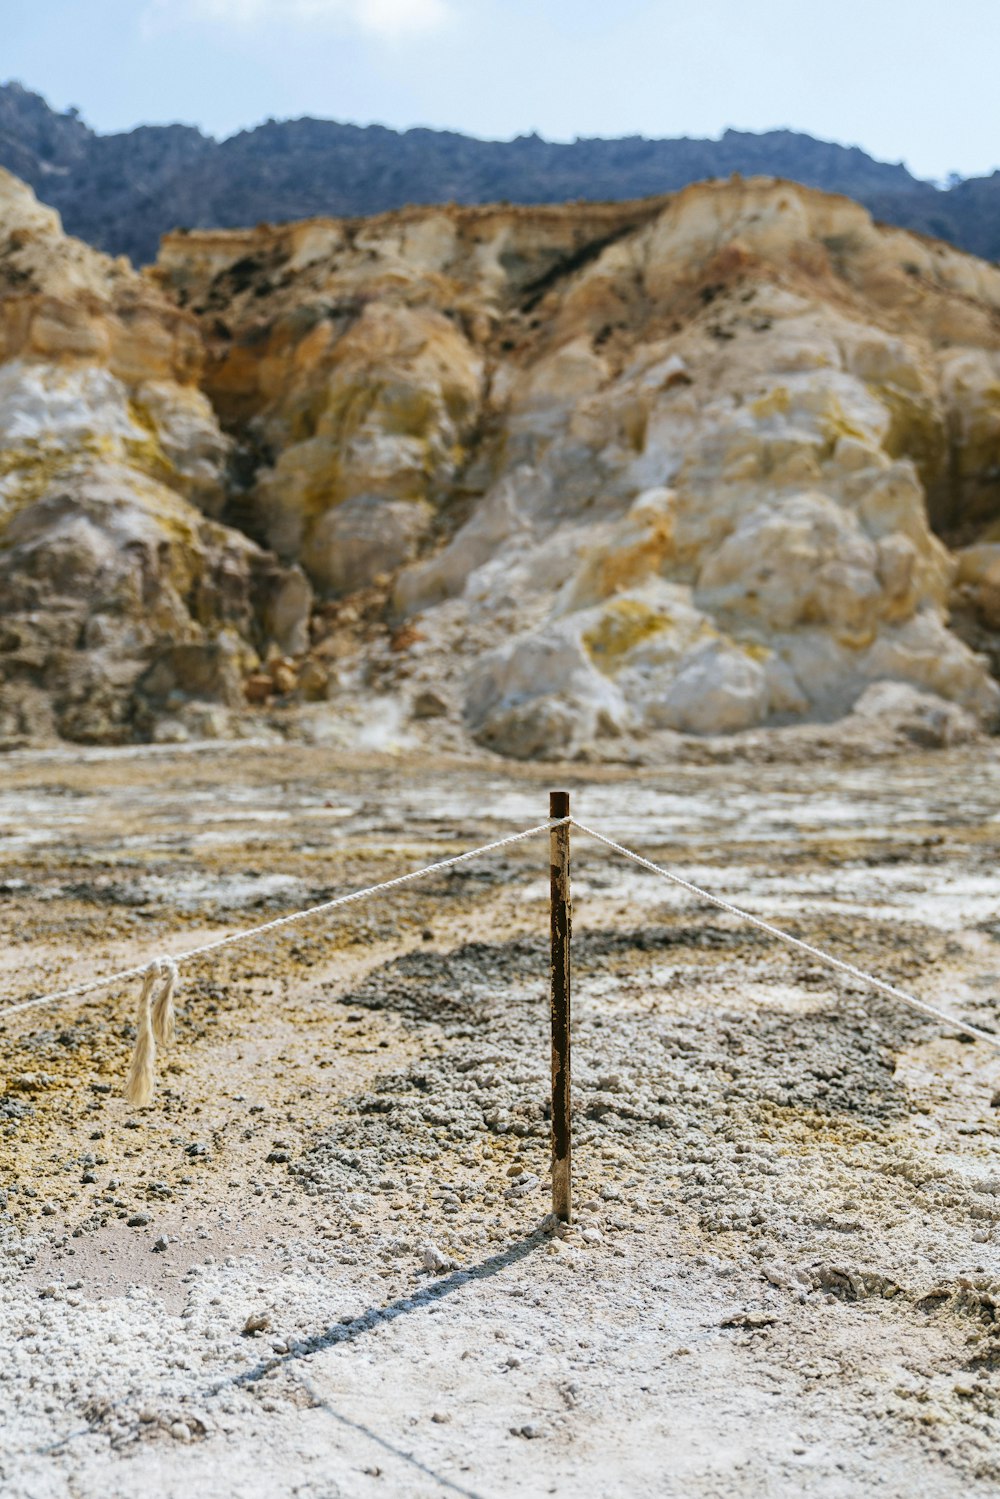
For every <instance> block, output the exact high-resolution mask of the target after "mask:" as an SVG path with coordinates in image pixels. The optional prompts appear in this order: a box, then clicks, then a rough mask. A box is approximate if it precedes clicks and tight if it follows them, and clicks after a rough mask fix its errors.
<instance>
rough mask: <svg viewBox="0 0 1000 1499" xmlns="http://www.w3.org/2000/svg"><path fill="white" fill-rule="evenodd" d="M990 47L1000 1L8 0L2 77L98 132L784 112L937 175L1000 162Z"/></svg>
mask: <svg viewBox="0 0 1000 1499" xmlns="http://www.w3.org/2000/svg"><path fill="white" fill-rule="evenodd" d="M998 64H1000V0H949V3H947V4H945V3H938V0H933V3H932V0H836V3H833V4H830V3H820V0H685V3H679V0H31V3H27V0H0V79H3V80H7V79H10V78H19V79H20V80H21V82H23V83H25V84H26V85H28V86H29V87H31V88H34V89H37V90H38V91H39V92H40V93H43V94H44V95H45V96H46V97H47V98H48V99H49V102H50V103H51V104H52V105H53V106H54V107H56V108H59V109H64V108H66V107H67V106H69V105H71V104H75V105H77V106H78V107H79V108H80V110H81V112H82V113H83V115H84V117H85V118H86V119H87V120H88V121H89V122H90V123H91V124H92V125H94V126H95V127H96V128H97V129H100V130H121V129H128V128H129V127H131V126H133V125H136V124H139V123H144V122H146V123H162V122H165V121H170V120H183V121H185V122H187V123H192V124H197V125H200V126H202V128H203V129H205V130H207V131H209V132H210V133H212V134H215V135H227V134H231V133H232V132H233V131H234V130H237V129H240V128H242V127H244V126H249V125H254V124H256V123H258V122H259V121H261V120H263V119H266V118H267V117H268V116H273V117H275V118H278V119H283V118H286V117H294V116H297V115H303V114H311V115H319V116H324V117H327V118H333V119H341V120H354V121H357V122H358V123H361V124H368V123H371V122H373V121H374V122H379V123H381V124H386V125H393V126H396V127H398V128H405V127H406V126H410V125H431V126H436V127H444V128H449V129H455V130H463V131H467V132H469V133H471V134H474V135H480V136H488V137H494V138H502V139H506V138H509V137H510V136H513V135H519V134H522V133H526V132H528V131H532V130H537V131H538V132H539V133H540V134H542V135H545V136H547V137H549V138H550V139H556V140H571V139H573V138H574V137H575V136H577V135H611V136H614V135H631V134H641V135H647V136H665V135H707V136H716V135H718V134H719V133H720V132H721V131H722V130H724V129H725V128H726V127H727V126H730V125H731V126H735V127H737V128H740V129H746V130H765V129H769V128H772V127H775V126H791V127H793V128H794V129H797V130H805V131H809V132H810V133H811V134H814V135H818V136H822V137H824V138H826V139H830V140H839V141H843V142H845V143H846V144H849V145H861V146H863V147H864V148H865V149H866V150H868V151H870V152H871V153H872V154H873V155H875V156H878V157H880V158H882V159H884V160H888V161H900V160H903V161H905V162H906V163H907V165H908V166H909V167H910V169H911V170H912V171H914V172H915V173H916V174H917V175H919V176H925V177H933V178H943V177H944V176H945V175H946V174H947V173H948V172H949V171H952V170H955V171H958V172H961V173H962V174H963V175H972V174H979V173H983V172H989V171H991V170H993V168H994V167H996V166H998V165H1000V103H998V102H997V101H998V87H997V81H996V80H997V72H998Z"/></svg>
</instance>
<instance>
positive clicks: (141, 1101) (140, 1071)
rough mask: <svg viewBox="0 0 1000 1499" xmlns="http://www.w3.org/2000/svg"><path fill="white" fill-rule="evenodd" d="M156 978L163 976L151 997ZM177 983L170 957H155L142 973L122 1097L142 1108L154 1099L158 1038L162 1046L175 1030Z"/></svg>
mask: <svg viewBox="0 0 1000 1499" xmlns="http://www.w3.org/2000/svg"><path fill="white" fill-rule="evenodd" d="M157 979H162V983H161V984H160V988H159V991H158V992H157V994H156V996H155V997H154V995H153V990H154V988H155V987H156V981H157ZM176 985H177V964H176V963H175V962H173V960H172V959H171V958H156V959H155V960H154V961H153V962H152V963H150V965H149V967H148V968H147V969H146V971H145V973H144V974H143V978H142V993H141V994H140V995H139V1008H138V1011H137V1013H136V1037H135V1048H134V1049H133V1052H132V1061H131V1062H130V1064H129V1069H128V1076H127V1077H126V1079H125V1097H126V1098H127V1099H128V1101H129V1103H131V1104H134V1105H135V1106H136V1107H137V1108H145V1106H146V1104H148V1103H151V1102H152V1099H153V1089H154V1086H155V1083H156V1045H157V1042H159V1043H160V1045H161V1046H162V1045H163V1044H164V1043H165V1042H167V1041H169V1040H170V1039H171V1037H172V1036H173V1033H174V989H175V988H176Z"/></svg>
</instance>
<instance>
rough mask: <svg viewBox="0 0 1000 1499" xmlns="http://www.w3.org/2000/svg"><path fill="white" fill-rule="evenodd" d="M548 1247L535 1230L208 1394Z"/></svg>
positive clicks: (248, 1381) (349, 1339)
mask: <svg viewBox="0 0 1000 1499" xmlns="http://www.w3.org/2000/svg"><path fill="white" fill-rule="evenodd" d="M546 1243H548V1235H547V1234H545V1233H544V1232H543V1231H542V1230H541V1229H536V1230H535V1232H534V1233H532V1234H529V1235H528V1237H527V1238H524V1239H519V1240H518V1241H517V1243H516V1244H512V1245H511V1246H510V1248H509V1249H505V1250H504V1251H503V1253H502V1254H494V1255H491V1256H490V1258H489V1259H487V1260H482V1261H480V1263H479V1264H478V1265H473V1266H471V1267H470V1268H469V1269H467V1270H454V1271H452V1273H451V1274H450V1275H446V1276H445V1277H444V1279H443V1280H436V1281H434V1282H433V1283H432V1284H431V1285H428V1286H424V1288H423V1289H422V1290H420V1291H417V1292H415V1293H414V1295H412V1296H401V1297H399V1298H398V1300H396V1301H390V1302H389V1305H388V1306H381V1307H377V1306H372V1307H369V1308H368V1309H367V1311H364V1312H361V1313H360V1314H359V1315H358V1316H357V1317H353V1318H351V1320H350V1321H349V1322H343V1321H341V1322H338V1323H337V1325H336V1326H335V1327H327V1328H324V1330H323V1331H322V1332H318V1333H314V1334H313V1336H312V1337H311V1338H301V1339H299V1340H298V1341H297V1342H295V1343H293V1344H292V1346H291V1347H290V1348H289V1350H288V1352H287V1353H280V1354H276V1355H275V1357H274V1358H269V1359H265V1360H264V1361H263V1362H261V1363H259V1364H256V1365H255V1366H254V1367H253V1368H252V1369H247V1370H246V1371H245V1372H244V1373H243V1374H237V1375H235V1376H234V1377H233V1378H232V1379H225V1380H222V1381H220V1383H219V1384H217V1385H214V1386H213V1387H212V1394H213V1395H215V1394H218V1393H219V1391H220V1390H223V1389H226V1388H229V1387H236V1388H244V1389H245V1388H246V1387H247V1386H248V1385H255V1384H257V1383H258V1382H259V1381H260V1380H262V1379H263V1378H264V1376H265V1375H267V1374H270V1373H272V1371H273V1370H275V1369H280V1368H283V1367H287V1366H288V1365H293V1364H294V1363H295V1362H296V1360H297V1359H301V1358H304V1357H305V1356H306V1355H307V1354H309V1353H322V1352H324V1351H325V1350H326V1349H327V1348H336V1347H337V1346H338V1345H340V1344H342V1343H353V1342H355V1341H356V1340H357V1339H358V1338H361V1337H363V1336H364V1335H365V1333H368V1332H374V1330H375V1329H376V1328H377V1327H383V1326H385V1324H386V1323H388V1322H395V1321H396V1319H397V1318H398V1317H405V1316H408V1315H409V1313H410V1312H418V1311H420V1310H421V1308H423V1307H425V1306H430V1305H431V1303H432V1302H435V1301H441V1300H442V1299H443V1298H444V1297H445V1296H451V1295H453V1294H454V1292H455V1291H460V1290H461V1289H462V1287H463V1286H467V1285H470V1284H471V1283H472V1282H474V1281H477V1280H489V1279H490V1278H491V1277H492V1276H494V1275H497V1274H498V1273H499V1272H500V1271H501V1270H507V1269H509V1267H510V1266H511V1265H516V1264H518V1263H519V1262H520V1261H521V1260H523V1259H526V1258H527V1256H528V1255H529V1254H533V1253H534V1251H535V1250H536V1249H539V1248H541V1246H542V1245H543V1244H546Z"/></svg>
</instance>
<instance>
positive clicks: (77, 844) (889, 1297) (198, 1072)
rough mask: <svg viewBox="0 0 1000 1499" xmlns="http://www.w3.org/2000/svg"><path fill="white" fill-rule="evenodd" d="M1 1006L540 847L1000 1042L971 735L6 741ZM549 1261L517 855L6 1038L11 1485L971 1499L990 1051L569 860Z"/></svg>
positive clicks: (543, 868) (3, 1186)
mask: <svg viewBox="0 0 1000 1499" xmlns="http://www.w3.org/2000/svg"><path fill="white" fill-rule="evenodd" d="M0 769H2V776H0V825H2V834H3V840H4V841H3V850H4V854H3V866H2V869H0V902H2V904H0V911H2V928H3V944H2V950H0V976H2V980H3V994H4V1000H5V1002H11V1001H14V1000H16V999H18V998H20V997H22V996H27V995H29V994H31V993H34V992H39V991H41V990H46V989H49V988H53V987H55V986H56V985H57V984H58V985H63V984H70V983H73V982H79V981H82V980H84V979H86V978H89V977H91V976H93V975H94V974H96V973H99V972H100V971H102V970H111V969H114V968H117V967H119V966H123V965H126V964H131V963H135V962H140V961H142V960H143V959H145V958H147V957H151V956H153V955H155V954H157V953H159V952H161V951H163V950H167V951H171V952H178V951H180V950H181V949H183V948H185V947H189V946H192V945H194V944H195V943H197V942H199V941H201V940H205V939H208V938H210V937H212V936H216V935H220V934H222V933H224V932H228V931H235V930H238V929H239V928H240V927H246V926H250V925H254V924H255V923H258V922H260V921H263V920H266V919H267V918H268V917H270V916H271V915H274V914H280V913H282V912H284V911H288V910H292V909H295V908H297V907H300V906H303V905H306V904H310V903H313V902H317V901H321V900H324V899H328V898H330V897H331V896H333V895H335V894H338V893H341V892H344V891H347V890H349V889H352V888H355V887H357V886H360V885H365V884H369V883H372V882H373V881H376V880H379V879H385V878H388V877H391V876H393V875H395V874H399V873H402V872H404V871H405V870H406V869H408V868H411V867H415V866H418V865H422V864H424V863H428V862H430V861H432V860H434V859H437V858H442V857H445V856H447V855H449V854H451V853H456V852H459V851H461V850H462V849H464V848H466V847H471V846H474V845H476V844H478V843H481V842H485V841H487V840H488V839H491V838H495V837H499V836H502V835H503V834H504V833H506V832H508V831H511V830H513V829H515V828H517V827H521V826H525V825H528V824H531V823H535V822H538V821H541V820H542V819H543V818H544V816H545V811H546V808H547V787H548V786H549V785H550V784H552V785H554V784H559V783H561V784H564V785H567V786H569V788H570V789H571V791H572V793H573V799H574V810H575V812H576V814H577V815H578V816H579V817H581V818H582V819H584V820H587V821H590V822H592V823H593V824H595V825H596V826H598V827H600V828H601V829H602V830H604V831H606V832H608V833H610V834H611V835H612V836H614V837H616V838H619V839H621V840H622V841H624V842H625V843H627V844H629V845H631V846H633V847H637V848H639V849H640V851H641V852H642V853H644V854H646V855H648V856H650V857H652V858H655V859H659V860H661V861H664V862H667V863H669V864H670V865H671V866H672V867H676V868H677V869H679V870H680V871H681V872H682V873H684V874H685V875H686V876H687V877H689V878H692V879H694V880H696V881H698V882H700V883H702V884H705V885H707V886H709V887H710V888H713V889H716V890H718V891H719V893H722V894H725V895H726V896H727V897H728V898H730V899H732V900H735V901H736V902H737V903H742V904H744V905H746V906H748V907H749V908H750V909H752V910H755V911H757V912H759V913H760V914H761V915H764V916H766V917H768V918H769V919H771V920H774V921H777V922H778V923H779V924H785V925H788V926H789V927H790V929H791V930H793V931H794V932H795V933H796V934H797V935H799V936H802V937H805V938H806V939H807V940H810V941H812V942H817V943H819V944H821V945H825V946H828V947H830V948H832V949H833V951H835V952H836V953H838V954H839V955H841V956H843V957H846V958H848V959H849V960H850V961H852V962H855V963H859V964H861V965H862V966H867V967H870V968H873V969H874V970H875V971H877V972H878V973H879V974H880V975H881V976H882V977H885V978H888V979H889V980H890V981H892V982H894V983H897V984H900V985H902V986H903V987H909V988H911V989H913V990H914V991H915V992H917V993H918V994H920V995H921V996H923V997H925V998H927V999H929V1000H931V1001H933V1002H936V1003H939V1004H941V1005H943V1006H944V1007H945V1008H949V1009H951V1010H953V1011H954V1012H955V1013H960V1014H962V1015H963V1016H964V1017H966V1018H967V1019H969V1020H972V1021H973V1022H974V1023H975V1024H977V1025H979V1026H980V1027H983V1028H986V1029H992V1028H993V1027H997V1028H998V1030H1000V992H998V991H1000V873H998V866H997V851H998V844H1000V798H998V795H997V787H998V779H997V769H998V756H997V752H996V750H995V749H994V748H993V747H992V746H988V747H986V748H984V747H982V746H980V747H978V748H976V749H975V750H971V749H970V750H967V751H961V752H958V751H954V752H947V753H939V754H934V755H927V756H908V757H904V758H900V759H897V760H892V761H888V762H887V761H881V762H879V763H878V764H871V765H865V764H857V763H854V764H839V765H838V764H835V763H826V764H820V765H814V766H812V767H803V766H789V765H780V764H776V765H768V766H763V767H761V766H753V767H750V766H740V765H727V766H716V767H671V768H670V770H669V771H655V772H654V771H649V770H645V771H641V772H637V771H634V770H632V771H629V770H624V769H622V770H619V769H614V768H602V769H600V770H594V769H592V768H587V769H586V770H581V768H580V767H573V768H572V769H570V770H567V771H564V772H562V773H558V774H557V773H555V772H553V770H552V769H551V767H549V768H547V769H546V770H544V771H534V770H532V769H529V768H525V767H520V768H518V767H515V768H509V767H505V766H500V765H492V764H491V765H485V766H484V765H482V764H478V765H477V764H469V763H461V762H458V761H455V762H444V761H438V762H434V761H412V762H400V761H391V760H388V759H386V760H383V761H376V762H369V763H365V762H362V761H360V760H350V759H346V758H343V757H340V758H337V757H333V756H331V755H330V754H329V753H326V752H321V751H319V750H315V749H307V748H287V747H286V748H281V749H275V748H267V747H255V746H253V745H246V744H244V745H236V746H233V745H231V746H200V747H196V748H193V749H189V748H186V747H185V748H184V749H180V748H170V749H162V750H157V751H150V750H148V749H147V750H121V751H91V752H83V753H73V754H67V753H61V752H50V753H44V754H34V755H32V754H27V753H24V754H20V753H19V754H14V755H10V756H7V757H6V758H5V759H4V761H3V764H2V767H0ZM573 863H574V900H575V912H574V915H575V928H574V984H575V990H574V1089H575V1092H574V1105H575V1131H576V1133H575V1147H576V1156H575V1190H576V1203H577V1215H576V1222H575V1224H574V1225H573V1227H572V1229H571V1230H570V1231H569V1232H567V1233H565V1234H564V1235H562V1236H560V1235H558V1234H556V1235H554V1234H552V1233H551V1232H550V1231H549V1232H547V1231H546V1230H545V1229H544V1227H543V1226H542V1224H543V1219H544V1216H545V1213H546V1211H547V1207H548V1183H547V1179H546V1174H547V1168H548V1160H547V1130H548V1122H547V1117H546V1108H547V1103H546V1097H547V1088H548V1039H547V1024H548V1020H547V891H548V884H547V850H546V846H545V841H544V839H538V840H535V841H533V842H529V843H524V844H519V845H516V846H514V847H512V848H510V849H506V850H504V851H502V852H501V853H499V854H497V855H495V856H493V857H491V858H488V859H485V860H483V861H482V862H481V863H479V862H477V863H473V864H468V865H464V866H461V867H460V868H458V869H454V870H451V871H446V872H443V873H440V874H436V875H433V876H430V877H428V878H427V880H426V881H424V882H421V883H420V884H418V885H413V886H410V887H407V888H405V889H403V890H400V891H397V892H394V894H393V897H392V899H391V900H387V901H384V902H379V903H371V904H367V903H366V904H363V905H361V904H359V905H356V906H351V907H348V908H347V909H346V910H344V911H342V912H334V913H331V914H329V915H326V916H323V917H320V918H317V919H316V920H314V921H310V922H308V923H304V924H302V925H300V926H296V927H292V928H286V929H283V930H280V931H278V932H274V933H271V934H268V936H267V937H265V938H262V939H260V940H259V941H257V942H253V943H248V944H247V945H245V946H239V947H234V948H230V949H226V950H225V951H224V952H223V953H220V954H215V955H211V956H207V957H205V958H202V959H197V960H194V961H192V962H191V963H189V964H185V965H184V966H183V967H182V971H181V976H182V982H181V990H180V1016H179V1026H178V1034H177V1038H176V1040H175V1042H174V1044H173V1045H172V1046H171V1047H170V1049H169V1050H168V1051H166V1052H165V1053H163V1055H162V1056H161V1059H160V1069H159V1070H160V1076H159V1084H158V1090H157V1095H156V1098H155V1100H154V1102H153V1104H152V1105H151V1106H150V1107H149V1108H146V1109H141V1110H133V1109H130V1108H128V1107H127V1105H126V1104H125V1102H124V1100H123V1099H122V1097H121V1083H122V1079H123V1076H124V1071H125V1067H126V1065H127V1058H128V1053H129V1049H130V1045H131V1040H132V1037H133V1034H134V1029H133V1013H134V1007H135V1002H136V999H137V992H136V986H135V985H133V986H131V987H130V986H125V987H124V988H122V989H119V990H112V991H107V992H105V991H101V992H98V993H95V994H92V995H89V996H87V997H86V998H85V999H83V1000H80V1001H77V1002H73V1003H67V1004H65V1005H55V1006H53V1007H52V1008H49V1009H45V1010H34V1011H28V1012H26V1013H23V1014H20V1015H16V1016H12V1017H10V1018H9V1019H8V1020H6V1021H0V1190H2V1192H3V1225H4V1226H3V1243H2V1269H0V1276H2V1283H3V1285H2V1301H0V1349H2V1353H3V1374H4V1377H3V1378H2V1379H0V1488H2V1490H3V1493H4V1494H5V1496H6V1495H11V1496H12V1499H64V1496H65V1499H70V1496H72V1499H89V1496H90V1495H95V1496H96V1495H98V1494H100V1495H102V1496H117V1495H121V1496H123V1499H124V1496H126V1495H128V1496H131V1495H133V1494H135V1493H139V1492H146V1493H150V1494H156V1495H164V1496H174V1495H176V1496H178V1499H180V1496H185V1499H187V1496H188V1495H190V1494H192V1493H197V1494H198V1495H199V1499H200V1496H208V1499H212V1496H220V1499H222V1496H229V1495H236V1494H239V1495H241V1496H244V1495H246V1496H251V1499H253V1496H258V1495H259V1496H261V1499H263V1496H268V1499H270V1496H273V1495H286V1494H287V1495H289V1496H293V1495H294V1496H301V1499H328V1496H329V1499H332V1496H337V1495H347V1496H351V1499H353V1496H355V1495H357V1496H365V1495H368V1494H371V1495H373V1496H377V1495H407V1496H409V1495H416V1496H424V1495H428V1496H430V1495H439V1494H448V1493H452V1494H454V1493H458V1494H466V1495H469V1494H473V1495H478V1496H481V1499H492V1496H503V1495H508V1494H515V1493H518V1494H528V1495H535V1494H549V1493H553V1494H565V1495H570V1494H584V1495H588V1496H605V1495H607V1496H617V1495H635V1494H650V1495H666V1496H675V1495H676V1496H678V1499H680V1496H684V1499H687V1496H706V1499H707V1496H720V1499H721V1496H730V1495H732V1496H737V1495H745V1494H754V1495H758V1494H761V1495H781V1496H783V1495H789V1496H791V1495H801V1494H806V1495H816V1496H835V1495H851V1494H867V1493H870V1492H877V1493H879V1494H885V1495H904V1494H906V1495H909V1494H910V1493H912V1492H914V1491H918V1492H920V1493H922V1494H926V1495H932V1496H937V1495H941V1496H951V1495H956V1496H957V1495H960V1494H961V1495H967V1494H979V1493H981V1494H984V1495H986V1494H995V1493H996V1492H997V1490H998V1488H1000V1461H998V1459H997V1457H996V1452H997V1440H998V1437H1000V1310H998V1307H1000V1137H998V1131H997V1123H996V1121H997V1114H998V1112H1000V1111H998V1110H997V1109H996V1108H994V1105H993V1099H994V1093H995V1090H996V1088H997V1086H998V1084H1000V1078H998V1072H1000V1065H998V1061H997V1058H996V1056H995V1054H993V1053H991V1052H989V1051H988V1049H987V1048H986V1047H984V1046H982V1045H980V1044H975V1043H973V1044H969V1043H967V1042H965V1041H963V1040H962V1039H961V1038H960V1035H959V1033H958V1032H951V1031H949V1029H948V1028H947V1027H945V1026H942V1025H940V1024H937V1023H934V1022H929V1021H925V1020H924V1019H923V1018H922V1017H920V1016H919V1015H916V1014H914V1013H913V1012H910V1011H907V1010H905V1009H900V1008H899V1007H897V1006H896V1005H894V1004H892V1003H890V1002H888V1001H884V1000H882V999H881V998H879V997H878V996H877V995H873V994H870V993H868V992H867V991H865V990H863V989H862V988H861V986H860V985H858V984H857V983H856V982H855V981H853V980H851V979H850V978H848V977H847V976H843V975H838V974H836V973H833V972H830V971H828V970H826V969H824V968H822V967H820V966H819V965H818V964H816V963H813V962H812V961H810V960H806V959H804V958H803V956H802V955H800V954H798V953H796V952H794V951H793V950H791V949H788V948H781V947H779V946H777V945H776V944H774V943H773V942H771V941H770V940H769V939H768V938H766V937H764V936H763V935H762V934H761V933H759V932H758V931H756V930H754V929H753V928H750V927H746V926H741V925H740V924H739V923H738V922H737V921H736V920H734V919H733V918H730V917H729V916H727V915H725V914H723V913H720V912H719V911H718V910H716V909H713V908H711V907H709V906H707V905H702V904H700V903H699V902H697V901H696V900H693V899H692V898H689V897H688V896H686V895H684V894H682V893H680V892H677V891H675V890H674V889H672V888H671V887H670V886H668V885H667V884H665V883H664V882H663V881H660V880H658V879H656V877H655V876H653V875H651V874H649V873H647V872H645V871H643V870H642V869H640V868H637V867H636V866H634V865H629V864H627V863H624V862H622V861H621V860H619V859H617V858H616V857H615V856H614V855H612V854H611V853H609V852H608V851H607V850H606V849H603V848H601V847H600V846H598V845H596V844H594V843H592V842H589V841H588V840H587V839H585V838H584V837H583V836H582V835H579V834H575V835H574V839H573Z"/></svg>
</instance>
